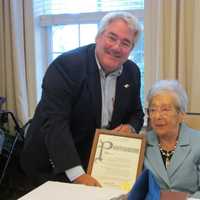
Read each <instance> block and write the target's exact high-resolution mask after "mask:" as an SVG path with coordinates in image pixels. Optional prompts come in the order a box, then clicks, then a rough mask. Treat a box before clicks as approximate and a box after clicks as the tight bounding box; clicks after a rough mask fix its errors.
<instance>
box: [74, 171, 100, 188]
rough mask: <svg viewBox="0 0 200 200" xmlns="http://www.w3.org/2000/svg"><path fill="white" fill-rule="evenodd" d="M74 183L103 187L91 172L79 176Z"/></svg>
mask: <svg viewBox="0 0 200 200" xmlns="http://www.w3.org/2000/svg"><path fill="white" fill-rule="evenodd" d="M73 183H76V184H83V185H90V186H98V187H101V184H100V183H99V182H98V181H97V180H96V179H95V178H93V177H92V176H90V175H89V174H83V175H81V176H79V177H78V178H77V179H75V180H74V181H73Z"/></svg>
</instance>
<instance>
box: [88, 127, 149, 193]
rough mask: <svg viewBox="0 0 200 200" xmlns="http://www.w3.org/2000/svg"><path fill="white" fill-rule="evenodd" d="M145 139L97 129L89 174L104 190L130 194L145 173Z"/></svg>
mask: <svg viewBox="0 0 200 200" xmlns="http://www.w3.org/2000/svg"><path fill="white" fill-rule="evenodd" d="M144 151H145V137H144V135H142V134H141V135H139V134H127V135H126V134H125V133H120V132H116V131H109V130H103V129H97V130H96V133H95V137H94V141H93V146H92V151H91V155H90V160H89V165H88V171H87V173H88V174H90V175H91V176H93V177H94V178H96V179H97V180H98V181H99V182H100V184H101V185H102V186H106V187H113V188H118V189H122V190H125V191H129V190H130V189H131V187H132V185H133V184H134V182H135V180H136V178H137V176H138V175H139V174H140V173H141V171H142V168H143V161H144Z"/></svg>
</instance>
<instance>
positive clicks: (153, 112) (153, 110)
mask: <svg viewBox="0 0 200 200" xmlns="http://www.w3.org/2000/svg"><path fill="white" fill-rule="evenodd" d="M178 111H179V110H178V109H176V108H171V107H170V108H168V107H166V108H165V107H163V108H162V107H161V108H158V107H150V108H148V109H147V112H148V114H149V115H150V116H155V115H156V114H157V113H159V114H160V115H162V116H169V115H171V114H172V113H174V112H178Z"/></svg>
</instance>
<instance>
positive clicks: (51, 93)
mask: <svg viewBox="0 0 200 200" xmlns="http://www.w3.org/2000/svg"><path fill="white" fill-rule="evenodd" d="M139 33H140V28H139V24H138V22H137V20H136V19H135V18H134V17H133V16H132V15H131V14H129V13H125V12H122V13H121V12H117V13H110V14H108V15H106V16H105V17H104V18H103V19H102V21H101V23H100V28H99V31H98V33H97V36H96V44H91V45H88V46H84V47H80V48H78V49H75V50H72V51H70V52H66V53H64V54H62V55H61V56H59V57H58V58H57V59H56V60H55V61H53V63H52V64H51V65H50V66H49V68H48V70H47V72H46V74H45V77H44V80H43V85H42V88H43V92H42V98H41V101H40V102H39V104H38V106H37V109H36V112H35V115H34V118H33V121H32V123H31V125H30V127H29V129H28V133H27V137H26V141H25V146H24V150H23V152H22V156H21V165H22V167H23V169H24V171H25V172H26V173H27V174H28V175H29V176H30V177H32V179H34V181H35V183H36V185H37V184H40V183H43V182H45V181H47V180H59V181H70V182H73V183H80V184H86V185H96V186H100V183H99V182H98V181H97V180H96V179H95V178H93V177H91V176H90V175H87V174H86V173H85V171H86V169H87V165H88V160H89V156H90V150H91V146H92V142H93V137H94V134H95V129H96V128H107V129H115V130H116V131H122V132H131V131H134V132H139V131H140V129H141V127H142V125H143V116H144V113H143V110H142V106H141V100H140V71H139V68H138V67H137V65H136V64H135V63H133V62H132V61H130V60H128V56H129V54H130V52H131V50H132V49H133V47H134V45H135V43H136V41H137V39H138V36H139Z"/></svg>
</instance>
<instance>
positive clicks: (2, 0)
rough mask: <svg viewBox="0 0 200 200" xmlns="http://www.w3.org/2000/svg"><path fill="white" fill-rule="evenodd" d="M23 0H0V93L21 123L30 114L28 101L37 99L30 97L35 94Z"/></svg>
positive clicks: (27, 14) (26, 15) (26, 14)
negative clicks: (29, 62) (29, 63)
mask: <svg viewBox="0 0 200 200" xmlns="http://www.w3.org/2000/svg"><path fill="white" fill-rule="evenodd" d="M25 1H26V0H0V96H4V97H6V99H7V102H6V107H5V109H7V110H9V111H11V112H13V113H14V115H15V116H16V118H17V119H18V121H19V122H21V123H22V124H24V123H25V122H26V121H27V120H28V119H29V118H30V116H31V106H32V105H31V102H32V104H33V102H36V100H35V99H36V98H33V99H31V98H32V97H33V96H36V95H35V88H34V85H33V83H32V82H33V81H31V80H29V81H28V78H30V69H29V68H28V67H30V66H28V60H29V57H30V56H31V55H29V54H28V52H30V50H29V48H28V45H27V43H28V42H27V38H28V36H26V32H25V30H26V29H27V27H26V24H27V21H26V20H27V18H30V17H29V16H30V13H27V11H26V12H25V11H24V7H25ZM32 79H34V75H33V78H32ZM29 82H30V83H31V84H32V85H30V83H29ZM31 86H33V87H32V89H31V88H30V87H31ZM30 89H31V91H30Z"/></svg>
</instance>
